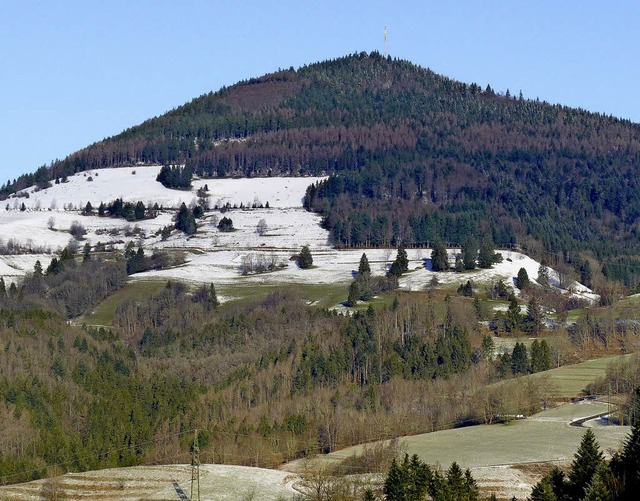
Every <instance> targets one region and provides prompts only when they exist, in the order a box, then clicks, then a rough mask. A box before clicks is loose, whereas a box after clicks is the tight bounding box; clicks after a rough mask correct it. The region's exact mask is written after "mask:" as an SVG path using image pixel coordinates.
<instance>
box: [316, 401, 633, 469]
mask: <svg viewBox="0 0 640 501" xmlns="http://www.w3.org/2000/svg"><path fill="white" fill-rule="evenodd" d="M606 410H607V405H606V404H604V403H602V402H591V401H589V402H581V403H577V404H566V405H564V406H562V407H560V408H557V409H553V410H549V411H545V412H541V413H539V414H536V415H534V416H532V417H531V418H529V419H523V420H516V421H512V422H510V423H509V424H494V425H481V426H471V427H467V428H456V429H452V430H443V431H437V432H433V433H425V434H422V435H415V436H411V437H404V438H403V439H402V441H403V442H404V443H405V444H406V452H407V453H408V454H409V455H411V454H417V455H418V456H419V457H420V458H421V459H422V460H423V461H426V462H427V463H429V464H440V465H442V466H444V467H447V466H449V465H450V464H451V463H452V462H453V461H457V462H458V463H459V464H460V465H461V466H463V467H464V468H473V467H482V466H498V465H509V464H520V463H529V462H562V461H568V460H570V459H571V458H572V457H573V455H574V454H575V452H576V450H577V448H578V446H579V444H580V440H581V438H582V435H583V434H584V432H585V429H584V428H579V427H575V426H570V425H569V424H568V423H569V422H570V421H572V420H575V419H579V418H583V417H587V416H591V415H595V414H598V413H600V412H604V411H606ZM593 431H594V433H595V435H596V438H597V440H598V442H599V444H600V448H601V449H602V450H603V451H608V450H617V449H619V448H620V447H621V446H622V443H623V441H624V439H625V438H626V436H627V435H628V434H629V431H630V428H629V427H627V426H608V427H596V428H593ZM362 449H363V446H361V445H359V446H355V447H349V448H347V449H343V450H341V451H338V452H335V453H332V454H329V455H327V456H323V457H320V458H318V461H320V462H321V463H322V462H326V463H327V464H335V463H336V462H338V461H340V460H343V459H345V458H348V457H350V456H352V455H353V454H361V453H362Z"/></svg>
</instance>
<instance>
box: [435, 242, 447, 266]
mask: <svg viewBox="0 0 640 501" xmlns="http://www.w3.org/2000/svg"><path fill="white" fill-rule="evenodd" d="M448 269H449V257H448V256H447V249H446V247H445V246H444V244H443V243H442V242H435V243H434V244H433V251H431V270H432V271H446V270H448Z"/></svg>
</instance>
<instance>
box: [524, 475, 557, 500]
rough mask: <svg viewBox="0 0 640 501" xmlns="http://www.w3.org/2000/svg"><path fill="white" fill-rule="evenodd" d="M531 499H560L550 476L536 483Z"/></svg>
mask: <svg viewBox="0 0 640 501" xmlns="http://www.w3.org/2000/svg"><path fill="white" fill-rule="evenodd" d="M530 499H531V501H558V498H557V497H556V495H555V493H554V492H553V487H552V486H551V482H550V480H549V477H548V476H545V477H544V478H543V479H542V480H540V482H538V483H537V484H536V485H534V487H533V490H532V491H531V498H530Z"/></svg>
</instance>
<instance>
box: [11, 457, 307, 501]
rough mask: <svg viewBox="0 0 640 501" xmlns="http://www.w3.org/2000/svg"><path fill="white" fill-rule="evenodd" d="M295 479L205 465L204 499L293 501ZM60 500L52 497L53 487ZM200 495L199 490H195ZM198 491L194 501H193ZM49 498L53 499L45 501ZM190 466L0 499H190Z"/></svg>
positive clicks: (21, 491)
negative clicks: (279, 500) (280, 500)
mask: <svg viewBox="0 0 640 501" xmlns="http://www.w3.org/2000/svg"><path fill="white" fill-rule="evenodd" d="M297 481H299V477H298V476H297V475H292V474H290V473H287V472H283V471H277V470H267V469H264V468H249V467H245V466H227V465H210V464H206V465H202V466H201V467H200V499H202V500H205V499H206V500H211V501H223V500H238V499H256V500H257V499H261V500H266V501H270V500H273V501H275V500H278V499H291V498H292V497H293V495H294V494H295V493H296V491H295V490H294V488H293V485H294V483H295V482H297ZM54 487H55V491H54V492H57V496H58V497H55V498H53V497H51V494H49V493H51V492H52V491H53V488H54ZM195 492H197V491H195ZM195 492H194V499H195ZM47 496H49V497H47ZM190 496H191V467H190V466H188V465H167V466H137V467H132V468H115V469H106V470H98V471H89V472H86V473H69V474H67V475H64V476H62V477H57V478H54V479H47V480H37V481H35V482H29V483H26V484H17V485H10V486H5V487H0V499H3V500H6V501H18V500H21V501H28V500H40V499H60V500H66V499H75V500H78V499H79V500H87V501H88V500H95V499H101V500H104V501H116V500H117V501H121V500H132V501H133V500H140V499H146V500H156V501H160V500H174V499H190Z"/></svg>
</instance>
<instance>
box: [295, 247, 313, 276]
mask: <svg viewBox="0 0 640 501" xmlns="http://www.w3.org/2000/svg"><path fill="white" fill-rule="evenodd" d="M298 266H299V267H300V268H302V269H303V270H306V269H308V268H311V267H312V266H313V256H312V255H311V250H310V249H309V246H308V245H303V246H302V250H301V251H300V254H299V255H298Z"/></svg>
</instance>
